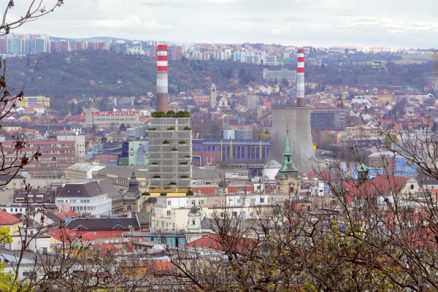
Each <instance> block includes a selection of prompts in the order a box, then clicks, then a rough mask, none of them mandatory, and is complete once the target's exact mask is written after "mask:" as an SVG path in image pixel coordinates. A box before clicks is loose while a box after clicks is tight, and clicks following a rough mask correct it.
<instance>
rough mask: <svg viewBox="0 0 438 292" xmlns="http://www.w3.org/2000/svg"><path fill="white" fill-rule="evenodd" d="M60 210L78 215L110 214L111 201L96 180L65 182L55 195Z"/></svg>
mask: <svg viewBox="0 0 438 292" xmlns="http://www.w3.org/2000/svg"><path fill="white" fill-rule="evenodd" d="M56 207H57V208H58V209H59V210H60V211H64V212H65V211H75V212H76V213H77V214H79V215H93V216H99V215H110V214H111V211H112V202H111V198H109V196H108V194H107V193H106V192H104V191H103V190H102V188H101V187H100V186H99V183H98V182H96V181H91V182H80V183H67V184H65V185H64V186H63V187H62V188H61V189H60V190H59V191H58V193H57V195H56Z"/></svg>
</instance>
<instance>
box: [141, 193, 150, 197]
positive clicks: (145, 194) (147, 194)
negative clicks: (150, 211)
mask: <svg viewBox="0 0 438 292" xmlns="http://www.w3.org/2000/svg"><path fill="white" fill-rule="evenodd" d="M142 195H143V196H150V195H151V193H149V192H144V193H142Z"/></svg>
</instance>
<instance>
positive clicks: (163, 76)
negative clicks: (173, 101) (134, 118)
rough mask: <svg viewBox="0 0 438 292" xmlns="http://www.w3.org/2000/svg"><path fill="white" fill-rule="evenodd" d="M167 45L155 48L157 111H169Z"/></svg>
mask: <svg viewBox="0 0 438 292" xmlns="http://www.w3.org/2000/svg"><path fill="white" fill-rule="evenodd" d="M167 60H168V59H167V45H164V44H160V45H158V46H157V111H159V112H167V111H168V110H169V92H168V77H167V71H168V68H169V67H168V61H167Z"/></svg>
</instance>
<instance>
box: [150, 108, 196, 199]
mask: <svg viewBox="0 0 438 292" xmlns="http://www.w3.org/2000/svg"><path fill="white" fill-rule="evenodd" d="M191 162H192V129H191V128H190V116H188V117H168V116H164V117H157V116H156V117H154V118H152V120H151V126H150V128H149V181H150V187H149V189H150V192H151V193H158V194H160V193H163V192H164V193H181V192H184V193H185V192H187V190H188V189H189V188H190V184H191V178H192V165H191Z"/></svg>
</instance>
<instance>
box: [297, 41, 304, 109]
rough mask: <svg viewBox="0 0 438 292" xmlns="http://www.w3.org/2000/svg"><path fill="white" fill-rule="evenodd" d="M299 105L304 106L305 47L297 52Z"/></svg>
mask: <svg viewBox="0 0 438 292" xmlns="http://www.w3.org/2000/svg"><path fill="white" fill-rule="evenodd" d="M297 57H298V58H297V106H304V90H305V87H304V49H303V48H299V49H298V53H297Z"/></svg>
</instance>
